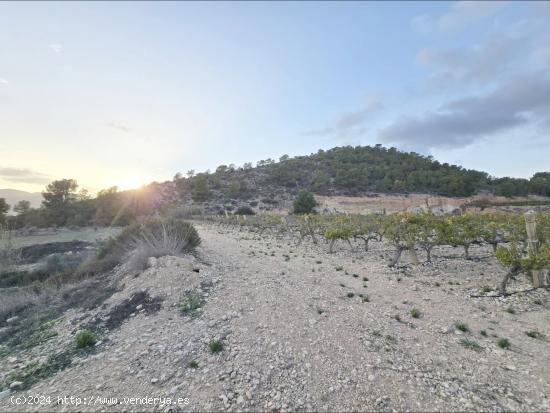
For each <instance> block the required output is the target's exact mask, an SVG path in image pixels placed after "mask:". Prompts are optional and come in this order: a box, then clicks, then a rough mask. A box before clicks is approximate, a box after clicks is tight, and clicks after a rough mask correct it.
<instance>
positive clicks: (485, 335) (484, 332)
mask: <svg viewBox="0 0 550 413" xmlns="http://www.w3.org/2000/svg"><path fill="white" fill-rule="evenodd" d="M479 334H481V335H482V336H483V337H487V331H485V330H481V331H480V332H479Z"/></svg>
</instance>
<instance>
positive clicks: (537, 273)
mask: <svg viewBox="0 0 550 413" xmlns="http://www.w3.org/2000/svg"><path fill="white" fill-rule="evenodd" d="M525 228H526V230H527V245H528V248H529V251H530V252H532V253H533V254H536V253H537V251H538V249H539V241H538V239H537V220H536V214H535V211H533V210H531V211H529V212H526V213H525ZM531 273H532V274H531V275H532V276H533V287H535V288H540V287H543V286H544V272H543V271H541V270H533V271H531Z"/></svg>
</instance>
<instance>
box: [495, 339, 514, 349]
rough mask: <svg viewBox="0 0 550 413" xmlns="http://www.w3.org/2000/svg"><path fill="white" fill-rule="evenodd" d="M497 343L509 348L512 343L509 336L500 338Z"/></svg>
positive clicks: (501, 346)
mask: <svg viewBox="0 0 550 413" xmlns="http://www.w3.org/2000/svg"><path fill="white" fill-rule="evenodd" d="M497 345H498V346H499V347H500V348H503V349H505V350H507V349H509V348H510V346H511V343H510V340H508V339H507V338H501V339H500V340H498V342H497Z"/></svg>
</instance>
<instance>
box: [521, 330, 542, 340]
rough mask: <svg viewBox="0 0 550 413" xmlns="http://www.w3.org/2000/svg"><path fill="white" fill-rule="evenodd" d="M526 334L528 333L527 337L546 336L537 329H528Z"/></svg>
mask: <svg viewBox="0 0 550 413" xmlns="http://www.w3.org/2000/svg"><path fill="white" fill-rule="evenodd" d="M525 334H526V335H527V337H531V338H543V337H544V336H543V335H542V333H541V332H539V331H537V330H531V331H526V332H525Z"/></svg>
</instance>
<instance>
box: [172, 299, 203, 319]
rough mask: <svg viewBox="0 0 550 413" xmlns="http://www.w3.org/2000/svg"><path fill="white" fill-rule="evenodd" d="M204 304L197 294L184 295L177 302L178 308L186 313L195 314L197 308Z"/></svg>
mask: <svg viewBox="0 0 550 413" xmlns="http://www.w3.org/2000/svg"><path fill="white" fill-rule="evenodd" d="M203 305H204V301H203V300H202V299H201V297H200V296H199V295H197V294H189V295H187V296H185V297H184V298H183V299H182V300H181V301H180V303H179V305H178V309H179V310H180V311H181V312H182V313H183V314H187V315H192V316H195V315H197V313H198V311H197V310H198V309H199V308H201V307H202V306H203Z"/></svg>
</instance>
